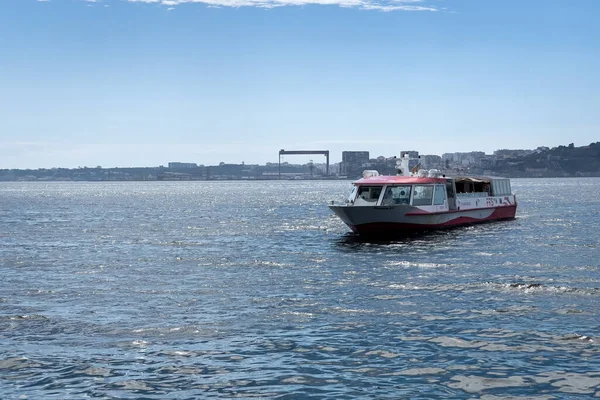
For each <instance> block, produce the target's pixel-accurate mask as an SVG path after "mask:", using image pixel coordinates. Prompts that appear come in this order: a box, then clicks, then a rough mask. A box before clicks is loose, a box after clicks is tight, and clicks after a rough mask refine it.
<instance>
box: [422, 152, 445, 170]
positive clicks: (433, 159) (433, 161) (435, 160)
mask: <svg viewBox="0 0 600 400" xmlns="http://www.w3.org/2000/svg"><path fill="white" fill-rule="evenodd" d="M421 166H422V167H423V168H425V169H432V168H442V167H443V162H442V157H440V156H438V155H434V154H427V155H422V156H421Z"/></svg>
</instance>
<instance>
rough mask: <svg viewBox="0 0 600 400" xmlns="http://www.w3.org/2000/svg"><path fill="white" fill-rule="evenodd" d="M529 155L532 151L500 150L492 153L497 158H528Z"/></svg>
mask: <svg viewBox="0 0 600 400" xmlns="http://www.w3.org/2000/svg"><path fill="white" fill-rule="evenodd" d="M529 154H533V150H509V149H501V150H496V151H494V155H495V156H496V157H497V158H515V157H523V156H528V155H529Z"/></svg>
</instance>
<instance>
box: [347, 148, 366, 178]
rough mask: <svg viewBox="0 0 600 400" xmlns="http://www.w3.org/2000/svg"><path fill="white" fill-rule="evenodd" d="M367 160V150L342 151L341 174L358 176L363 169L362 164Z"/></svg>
mask: <svg viewBox="0 0 600 400" xmlns="http://www.w3.org/2000/svg"><path fill="white" fill-rule="evenodd" d="M368 162H369V152H368V151H343V152H342V164H341V174H342V175H346V176H359V175H360V174H362V171H363V169H364V168H363V165H365V164H367V163H368Z"/></svg>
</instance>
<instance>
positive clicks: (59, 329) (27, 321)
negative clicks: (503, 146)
mask: <svg viewBox="0 0 600 400" xmlns="http://www.w3.org/2000/svg"><path fill="white" fill-rule="evenodd" d="M348 189H349V183H348V182H325V181H316V182H309V181H294V182H287V181H286V182H176V183H175V182H174V183H171V182H143V183H142V182H135V183H109V182H106V183H70V182H65V183H60V182H50V183H1V184H0V277H1V279H2V281H1V283H0V398H2V399H17V398H30V399H41V398H44V399H46V398H58V399H85V398H105V399H133V398H136V399H138V398H145V399H195V398H254V397H258V398H269V399H270V398H277V399H288V398H314V399H317V398H319V399H320V398H327V399H334V398H336V399H347V398H372V399H387V398H389V399H399V398H410V399H438V398H439V399H441V398H454V399H474V398H481V399H486V400H495V399H509V398H510V399H519V398H523V399H525V398H527V399H531V398H534V399H589V398H593V397H594V396H596V397H598V396H600V347H599V342H600V334H599V332H600V245H599V241H600V239H599V237H600V235H599V233H600V200H598V199H600V179H595V178H590V179H574V178H573V179H550V180H525V179H522V180H514V181H513V189H514V191H515V192H516V194H517V196H518V200H519V202H520V203H519V209H518V212H517V213H518V218H517V219H516V220H514V221H507V222H499V223H493V224H487V225H479V226H474V227H468V228H460V229H455V230H450V231H444V232H439V233H431V234H426V235H420V236H415V237H410V238H405V239H397V240H394V241H368V240H362V239H360V238H358V237H356V236H354V235H352V234H350V233H349V230H348V229H347V228H346V227H345V226H344V225H343V224H342V223H341V222H340V221H339V220H338V219H337V218H336V217H335V216H334V215H333V214H332V213H331V212H330V211H329V209H328V208H327V206H326V204H327V202H328V201H329V200H333V199H343V198H344V196H345V194H346V192H347V190H348Z"/></svg>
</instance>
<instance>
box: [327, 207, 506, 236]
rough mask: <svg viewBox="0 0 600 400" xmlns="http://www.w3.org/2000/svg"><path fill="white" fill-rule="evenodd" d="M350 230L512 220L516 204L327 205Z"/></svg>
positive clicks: (397, 230)
mask: <svg viewBox="0 0 600 400" xmlns="http://www.w3.org/2000/svg"><path fill="white" fill-rule="evenodd" d="M329 208H330V209H331V210H332V211H333V212H334V213H335V214H336V215H337V216H338V217H339V218H340V219H341V220H342V221H343V222H344V223H345V224H346V225H348V227H350V229H352V231H353V232H355V233H358V234H361V235H390V234H402V233H410V232H422V231H428V230H435V229H448V228H454V227H459V226H468V225H474V224H481V223H487V222H493V221H501V220H510V219H514V218H515V215H516V212H517V205H516V204H511V205H504V206H500V207H488V208H477V209H470V210H454V211H444V212H437V213H423V212H422V211H421V210H420V209H418V208H416V207H411V206H392V207H377V206H375V207H353V206H343V205H342V206H329Z"/></svg>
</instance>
